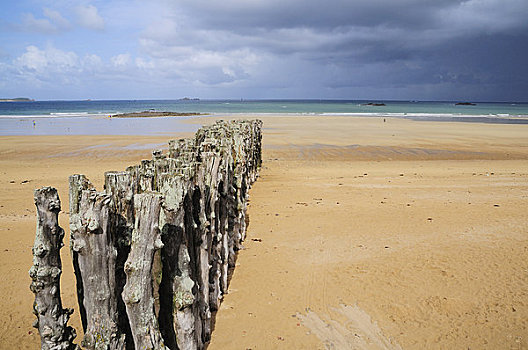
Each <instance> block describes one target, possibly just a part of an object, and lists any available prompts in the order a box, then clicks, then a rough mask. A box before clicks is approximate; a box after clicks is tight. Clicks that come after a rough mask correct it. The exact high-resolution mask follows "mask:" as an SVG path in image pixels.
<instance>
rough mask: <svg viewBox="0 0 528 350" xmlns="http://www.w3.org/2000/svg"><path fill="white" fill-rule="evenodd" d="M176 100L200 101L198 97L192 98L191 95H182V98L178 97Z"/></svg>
mask: <svg viewBox="0 0 528 350" xmlns="http://www.w3.org/2000/svg"><path fill="white" fill-rule="evenodd" d="M178 101H200V99H199V98H197V97H193V98H191V97H184V98H180V99H179V100H178Z"/></svg>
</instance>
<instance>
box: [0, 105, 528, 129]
mask: <svg viewBox="0 0 528 350" xmlns="http://www.w3.org/2000/svg"><path fill="white" fill-rule="evenodd" d="M369 102H372V103H384V104H385V105H384V106H369V105H366V104H367V103H369ZM148 110H154V111H172V112H197V113H208V114H212V115H223V114H240V115H241V116H243V115H248V114H249V115H255V114H292V115H323V116H324V115H342V116H349V117H354V116H371V117H401V118H410V119H416V120H454V121H473V122H488V123H523V124H526V123H528V103H490V102H480V103H477V104H476V105H475V106H457V105H456V104H455V102H449V101H447V102H421V101H420V102H418V101H359V100H350V101H346V100H117V101H100V100H95V101H34V102H0V135H50V134H58V135H64V134H72V135H83V134H85V135H93V134H122V135H139V134H141V135H145V134H171V133H174V132H180V131H194V130H195V129H196V127H195V126H193V125H190V124H187V123H183V122H182V121H183V120H185V119H186V118H187V117H161V118H120V119H116V118H108V116H109V115H112V114H118V113H129V112H141V111H148Z"/></svg>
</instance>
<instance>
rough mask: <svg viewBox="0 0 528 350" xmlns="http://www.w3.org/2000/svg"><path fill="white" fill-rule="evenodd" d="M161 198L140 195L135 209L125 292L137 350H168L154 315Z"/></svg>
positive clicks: (160, 244) (155, 195)
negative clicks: (153, 276) (153, 275)
mask: <svg viewBox="0 0 528 350" xmlns="http://www.w3.org/2000/svg"><path fill="white" fill-rule="evenodd" d="M161 200H162V199H161V195H160V194H154V193H143V194H136V195H135V196H134V209H135V217H136V223H135V225H134V231H133V232H132V241H131V247H130V254H129V255H128V259H127V261H126V263H125V273H126V275H127V282H126V284H125V288H124V289H123V300H124V301H125V305H126V311H127V314H128V319H129V320H130V328H131V330H132V336H133V337H134V344H135V348H136V349H142V350H143V349H145V350H149V349H159V350H164V349H168V348H166V347H165V344H164V341H163V337H162V336H161V333H160V331H159V327H158V320H157V318H156V314H155V312H154V297H153V295H154V291H153V288H154V286H153V280H152V268H153V265H154V254H155V252H156V251H157V250H159V249H161V248H163V243H162V241H161V231H160V229H159V215H160V210H161Z"/></svg>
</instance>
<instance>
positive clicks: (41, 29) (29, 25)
mask: <svg viewBox="0 0 528 350" xmlns="http://www.w3.org/2000/svg"><path fill="white" fill-rule="evenodd" d="M43 13H44V16H45V17H47V18H35V16H34V15H33V14H32V13H26V14H24V15H23V17H22V28H21V29H22V30H24V31H30V32H37V33H44V34H56V33H58V32H60V31H61V30H65V29H68V28H69V27H70V22H69V21H68V20H67V19H66V18H64V17H63V16H62V15H61V14H60V12H58V11H55V10H51V9H49V8H44V9H43Z"/></svg>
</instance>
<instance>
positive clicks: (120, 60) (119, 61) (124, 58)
mask: <svg viewBox="0 0 528 350" xmlns="http://www.w3.org/2000/svg"><path fill="white" fill-rule="evenodd" d="M110 61H111V62H112V64H113V65H114V67H117V68H124V67H126V66H128V65H130V63H131V62H132V60H131V58H130V54H128V53H122V54H119V55H117V56H114V57H112V58H110Z"/></svg>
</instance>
